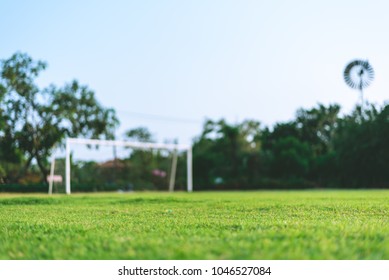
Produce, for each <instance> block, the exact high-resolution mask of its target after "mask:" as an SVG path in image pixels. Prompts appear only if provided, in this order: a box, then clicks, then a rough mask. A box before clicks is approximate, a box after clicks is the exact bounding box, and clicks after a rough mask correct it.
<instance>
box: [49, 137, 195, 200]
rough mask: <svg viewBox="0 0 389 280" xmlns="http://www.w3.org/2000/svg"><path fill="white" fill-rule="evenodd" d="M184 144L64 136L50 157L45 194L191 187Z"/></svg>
mask: <svg viewBox="0 0 389 280" xmlns="http://www.w3.org/2000/svg"><path fill="white" fill-rule="evenodd" d="M192 180H193V179H192V148H191V146H187V145H178V144H162V143H144V142H131V141H115V140H97V139H78V138H68V139H67V141H66V151H65V155H64V156H63V157H56V158H54V157H53V160H52V162H51V168H50V175H49V176H48V182H49V193H53V192H63V193H67V194H70V193H71V192H72V191H80V192H83V191H91V190H92V191H120V192H125V191H132V190H169V191H173V190H175V189H176V190H177V189H180V190H187V191H188V192H191V191H192V190H193V184H192Z"/></svg>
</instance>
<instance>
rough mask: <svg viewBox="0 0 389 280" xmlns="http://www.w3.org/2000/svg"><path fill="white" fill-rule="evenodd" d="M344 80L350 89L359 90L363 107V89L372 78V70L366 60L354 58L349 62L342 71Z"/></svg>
mask: <svg viewBox="0 0 389 280" xmlns="http://www.w3.org/2000/svg"><path fill="white" fill-rule="evenodd" d="M343 77H344V81H345V82H346V84H347V85H348V86H349V87H351V88H352V89H356V90H359V93H360V99H361V109H363V103H364V100H363V90H364V89H365V88H366V87H368V86H369V85H370V84H371V82H372V81H373V79H374V70H373V67H372V66H371V65H370V63H369V61H367V60H360V59H357V60H354V61H352V62H350V63H349V64H348V65H347V66H346V68H345V69H344V72H343Z"/></svg>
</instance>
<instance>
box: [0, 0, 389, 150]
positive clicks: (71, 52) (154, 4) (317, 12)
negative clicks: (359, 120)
mask: <svg viewBox="0 0 389 280" xmlns="http://www.w3.org/2000/svg"><path fill="white" fill-rule="evenodd" d="M388 8H389V4H387V3H386V2H385V1H379V0H373V1H355V0H354V1H351V0H349V1H335V0H328V1H308V0H306V1H225V0H220V1H75V0H71V1H61V2H59V1H20V0H12V1H11V0H2V1H1V2H0V9H1V11H2V16H1V18H0V34H1V48H0V58H3V59H4V58H8V57H10V56H11V55H12V54H13V53H14V52H15V51H18V50H20V51H22V52H26V53H28V54H30V55H31V56H32V57H33V58H34V59H42V60H44V61H47V62H48V63H49V67H48V70H47V71H46V72H45V73H43V75H42V76H41V77H40V78H39V80H38V82H39V84H40V85H41V86H42V87H43V86H47V85H48V84H49V83H54V84H59V85H62V84H64V83H65V82H66V81H70V80H72V79H74V78H76V79H78V80H79V81H80V82H81V83H82V84H87V85H88V86H89V87H90V88H91V89H93V90H94V91H95V92H96V97H97V98H98V100H99V101H100V102H101V103H102V104H104V106H107V107H113V108H115V109H116V110H117V113H118V117H119V119H120V120H121V129H120V130H119V132H118V133H119V135H118V136H119V137H121V136H122V134H123V132H124V131H125V130H127V129H130V128H134V127H139V126H145V127H148V128H149V129H150V131H152V132H154V133H155V134H156V138H157V139H156V140H158V141H163V140H164V139H173V138H176V137H178V138H179V140H180V142H181V143H188V142H190V141H191V139H192V137H194V136H196V135H198V134H199V133H200V132H201V128H202V123H203V121H204V119H205V117H209V118H211V119H219V118H221V117H225V118H226V119H227V120H229V121H231V122H235V121H236V122H241V121H242V120H243V119H246V118H248V119H257V120H260V121H262V122H263V123H264V124H266V125H272V124H274V123H275V122H277V121H287V120H289V119H292V118H293V117H294V115H295V112H296V110H297V109H298V108H300V107H304V108H310V107H312V106H314V105H316V104H317V103H318V102H321V103H323V104H327V105H328V104H330V103H339V104H340V105H341V106H342V108H343V110H344V111H345V112H350V111H351V108H352V107H353V106H354V105H355V103H356V102H357V101H358V94H357V93H355V92H353V91H352V90H351V89H349V88H348V87H347V86H346V85H345V84H344V82H343V78H342V71H343V69H344V67H345V66H346V64H347V63H348V62H349V61H350V60H352V59H354V58H362V59H369V61H370V62H371V64H372V66H373V67H374V69H375V72H376V79H375V81H374V82H373V84H372V86H371V87H370V88H368V89H367V90H366V94H365V97H366V99H368V100H369V101H372V102H378V103H382V102H383V101H384V100H386V99H387V96H388V94H389V82H388V81H389V79H388V77H389V53H388V51H387V50H388V49H389V39H388V36H387V30H386V29H387V26H389V18H388V17H387V11H388ZM134 113H136V114H134ZM153 115H156V116H161V115H162V116H171V117H174V120H175V121H162V120H157V119H156V118H155V117H154V116H153Z"/></svg>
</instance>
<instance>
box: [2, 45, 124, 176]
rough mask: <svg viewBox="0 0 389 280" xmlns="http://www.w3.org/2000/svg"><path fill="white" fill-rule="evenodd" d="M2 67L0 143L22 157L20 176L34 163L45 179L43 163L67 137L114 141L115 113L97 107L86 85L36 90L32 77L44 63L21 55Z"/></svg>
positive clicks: (16, 54) (15, 56)
mask: <svg viewBox="0 0 389 280" xmlns="http://www.w3.org/2000/svg"><path fill="white" fill-rule="evenodd" d="M0 66H1V72H0V75H1V81H0V84H2V87H3V88H4V89H3V92H4V93H3V99H2V100H1V103H0V112H1V114H2V116H3V117H4V118H3V122H4V123H3V124H2V126H3V128H2V134H1V135H0V137H1V140H0V143H3V145H8V146H10V149H11V150H17V151H18V152H19V153H20V154H21V155H22V156H23V157H24V160H25V162H24V169H23V172H24V171H25V170H27V168H28V167H29V166H30V164H31V162H32V160H33V159H35V160H36V163H37V164H38V166H39V169H40V172H41V175H42V178H43V180H44V181H46V177H47V174H48V168H47V159H48V157H49V156H50V155H51V153H52V151H53V149H54V148H55V147H56V146H58V145H61V144H63V141H64V139H65V138H66V137H87V138H100V139H101V138H103V139H113V138H114V130H115V128H116V127H117V125H118V123H119V122H118V119H117V118H116V115H115V111H114V110H113V109H106V108H104V107H103V106H101V104H100V103H99V102H98V101H97V100H96V98H95V94H94V92H93V91H92V90H90V89H88V87H87V86H83V85H80V84H79V83H78V82H77V81H72V82H71V83H68V84H66V85H65V86H63V87H56V86H54V85H51V86H49V87H48V88H44V89H40V88H39V87H38V86H37V85H36V83H35V79H36V78H37V77H38V76H39V74H40V73H41V72H42V71H43V70H45V69H46V67H47V64H46V63H45V62H43V61H35V60H33V59H32V58H31V57H30V56H28V55H27V54H24V53H15V54H14V55H12V56H11V58H9V59H6V60H2V61H1V65H0ZM10 154H11V153H10Z"/></svg>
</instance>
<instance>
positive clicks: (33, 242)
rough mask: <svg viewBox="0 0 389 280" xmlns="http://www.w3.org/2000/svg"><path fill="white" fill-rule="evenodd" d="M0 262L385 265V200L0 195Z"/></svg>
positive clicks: (343, 194)
mask: <svg viewBox="0 0 389 280" xmlns="http://www.w3.org/2000/svg"><path fill="white" fill-rule="evenodd" d="M0 259H389V191H291V192H286V191H285V192H281V191H280V192H278V191H277V192H276V191H274V192H227V193H221V192H218V193H216V192H212V193H207V192H203V193H192V194H187V193H175V194H168V193H133V194H130V193H129V194H76V195H72V196H62V195H57V196H52V197H48V196H44V195H41V196H38V195H4V194H3V195H0Z"/></svg>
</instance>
